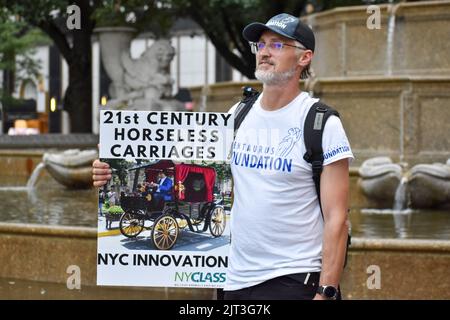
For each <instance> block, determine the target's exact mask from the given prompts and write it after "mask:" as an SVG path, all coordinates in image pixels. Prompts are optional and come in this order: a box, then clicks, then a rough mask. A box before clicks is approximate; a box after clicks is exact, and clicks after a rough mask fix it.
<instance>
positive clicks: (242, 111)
mask: <svg viewBox="0 0 450 320" xmlns="http://www.w3.org/2000/svg"><path fill="white" fill-rule="evenodd" d="M243 91H244V92H243V96H244V97H243V98H242V100H241V102H239V105H238V106H237V107H236V111H235V112H234V135H235V136H236V132H237V131H238V129H239V127H240V126H241V124H242V122H243V121H244V119H245V117H246V116H247V114H248V112H249V111H250V109H251V108H252V106H253V104H254V103H255V101H256V99H258V97H259V92H258V91H256V90H255V89H253V88H252V87H244V88H243Z"/></svg>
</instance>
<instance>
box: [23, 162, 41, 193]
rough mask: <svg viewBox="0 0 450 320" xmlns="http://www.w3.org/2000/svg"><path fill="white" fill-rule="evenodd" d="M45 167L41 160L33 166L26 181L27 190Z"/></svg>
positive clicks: (33, 184)
mask: <svg viewBox="0 0 450 320" xmlns="http://www.w3.org/2000/svg"><path fill="white" fill-rule="evenodd" d="M44 168H45V164H44V163H43V162H41V163H39V164H38V165H37V166H36V168H34V171H33V173H32V174H31V176H30V179H28V182H27V190H31V189H33V188H34V186H35V184H36V182H37V180H38V179H39V175H40V173H41V171H42V169H44Z"/></svg>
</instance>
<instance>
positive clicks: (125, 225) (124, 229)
mask: <svg viewBox="0 0 450 320" xmlns="http://www.w3.org/2000/svg"><path fill="white" fill-rule="evenodd" d="M144 223H145V220H144V219H140V218H136V217H135V216H134V215H133V214H131V213H128V212H125V213H124V214H122V216H121V217H120V221H119V227H120V232H121V233H122V234H123V235H124V236H125V237H127V238H134V237H137V236H138V235H139V234H140V233H141V232H142V230H144Z"/></svg>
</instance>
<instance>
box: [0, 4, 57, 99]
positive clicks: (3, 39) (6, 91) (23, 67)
mask: <svg viewBox="0 0 450 320" xmlns="http://www.w3.org/2000/svg"><path fill="white" fill-rule="evenodd" d="M48 43H49V41H48V39H47V38H46V37H45V36H44V35H43V34H42V32H40V31H39V30H38V29H36V28H30V27H29V26H28V25H27V24H26V23H24V22H23V21H20V20H19V19H17V18H16V17H13V16H10V15H9V14H8V12H7V10H1V12H0V70H2V71H3V86H2V88H1V89H0V91H1V96H2V97H3V99H11V94H12V93H13V91H14V88H15V85H16V84H17V82H18V81H20V80H24V79H27V78H31V79H33V80H35V81H37V80H38V78H39V64H40V61H39V60H36V59H35V58H33V54H34V53H35V50H34V49H35V47H36V46H37V45H40V44H41V45H42V44H48Z"/></svg>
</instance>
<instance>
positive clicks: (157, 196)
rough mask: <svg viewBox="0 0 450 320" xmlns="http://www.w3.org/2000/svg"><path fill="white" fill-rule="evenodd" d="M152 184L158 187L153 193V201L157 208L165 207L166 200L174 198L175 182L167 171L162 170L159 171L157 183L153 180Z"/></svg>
mask: <svg viewBox="0 0 450 320" xmlns="http://www.w3.org/2000/svg"><path fill="white" fill-rule="evenodd" d="M150 186H151V187H153V188H156V191H155V192H154V193H153V201H154V204H155V207H156V208H162V207H164V202H165V201H172V200H173V198H172V188H173V182H172V180H171V179H170V178H169V177H167V172H165V171H163V170H161V171H160V172H159V173H158V181H157V183H154V182H151V183H150Z"/></svg>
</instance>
